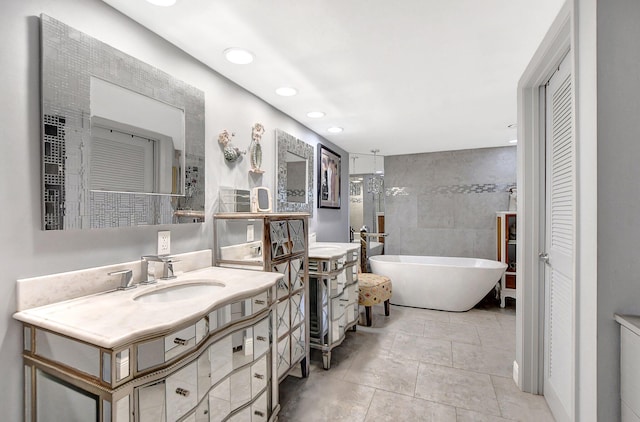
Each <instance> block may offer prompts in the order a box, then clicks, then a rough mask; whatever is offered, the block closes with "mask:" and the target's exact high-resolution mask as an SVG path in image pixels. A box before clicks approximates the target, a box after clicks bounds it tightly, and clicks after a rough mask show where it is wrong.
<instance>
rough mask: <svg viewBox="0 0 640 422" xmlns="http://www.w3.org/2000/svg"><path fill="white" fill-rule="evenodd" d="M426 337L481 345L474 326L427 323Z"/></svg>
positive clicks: (425, 328) (439, 322)
mask: <svg viewBox="0 0 640 422" xmlns="http://www.w3.org/2000/svg"><path fill="white" fill-rule="evenodd" d="M423 335H424V337H428V338H432V339H440V340H449V341H457V342H460V343H469V344H478V345H479V344H481V343H480V337H479V336H478V331H477V327H476V326H475V325H473V324H457V323H451V322H441V321H427V322H426V323H425V327H424V334H423Z"/></svg>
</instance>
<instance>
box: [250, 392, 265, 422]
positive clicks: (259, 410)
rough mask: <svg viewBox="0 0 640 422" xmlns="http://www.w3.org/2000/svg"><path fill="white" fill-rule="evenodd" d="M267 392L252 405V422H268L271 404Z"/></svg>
mask: <svg viewBox="0 0 640 422" xmlns="http://www.w3.org/2000/svg"><path fill="white" fill-rule="evenodd" d="M267 398H268V396H267V392H266V391H265V392H264V393H262V395H261V396H260V397H259V398H257V399H256V401H254V402H253V404H252V405H251V422H266V421H267V420H268V416H269V402H268V400H267Z"/></svg>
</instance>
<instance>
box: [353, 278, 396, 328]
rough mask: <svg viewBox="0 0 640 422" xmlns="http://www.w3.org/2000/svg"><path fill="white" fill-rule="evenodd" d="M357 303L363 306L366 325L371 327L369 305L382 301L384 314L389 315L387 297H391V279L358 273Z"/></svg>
mask: <svg viewBox="0 0 640 422" xmlns="http://www.w3.org/2000/svg"><path fill="white" fill-rule="evenodd" d="M358 288H359V292H358V304H359V305H362V306H364V310H365V315H366V318H367V321H366V322H367V327H371V307H372V306H373V305H376V304H378V303H382V302H384V314H385V315H386V316H389V299H391V279H390V278H389V277H386V276H383V275H378V274H371V273H359V274H358Z"/></svg>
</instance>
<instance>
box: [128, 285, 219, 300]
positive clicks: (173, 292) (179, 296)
mask: <svg viewBox="0 0 640 422" xmlns="http://www.w3.org/2000/svg"><path fill="white" fill-rule="evenodd" d="M223 287H224V284H223V283H219V282H212V281H194V282H190V283H185V284H177V285H175V286H169V287H161V288H158V289H155V290H152V291H150V292H146V293H143V294H141V295H138V296H136V297H134V298H133V300H135V301H136V302H142V303H159V302H174V301H178V300H187V299H196V298H200V297H202V296H204V295H209V294H211V293H214V292H215V291H217V290H219V289H221V288H223Z"/></svg>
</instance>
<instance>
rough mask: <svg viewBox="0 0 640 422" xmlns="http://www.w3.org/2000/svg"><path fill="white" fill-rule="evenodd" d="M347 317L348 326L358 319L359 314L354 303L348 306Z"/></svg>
mask: <svg viewBox="0 0 640 422" xmlns="http://www.w3.org/2000/svg"><path fill="white" fill-rule="evenodd" d="M344 314H345V317H346V318H347V321H346V322H347V324H351V323H352V322H353V321H355V320H357V319H358V316H357V313H356V306H355V305H354V304H353V303H352V304H349V305H347V307H346V309H345V312H344Z"/></svg>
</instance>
